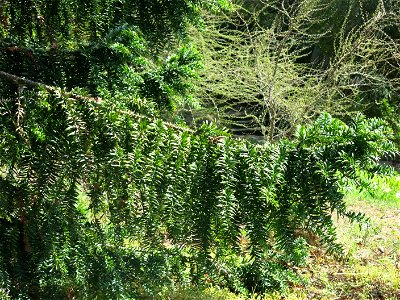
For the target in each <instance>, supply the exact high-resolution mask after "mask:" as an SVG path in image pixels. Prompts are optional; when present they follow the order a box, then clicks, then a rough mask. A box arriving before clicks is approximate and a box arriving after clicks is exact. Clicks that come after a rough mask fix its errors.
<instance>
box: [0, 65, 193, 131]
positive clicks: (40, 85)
mask: <svg viewBox="0 0 400 300" xmlns="http://www.w3.org/2000/svg"><path fill="white" fill-rule="evenodd" d="M0 77H2V78H4V79H6V80H8V81H10V82H12V83H14V84H16V85H18V86H30V87H33V88H38V89H44V90H46V91H47V92H49V93H56V94H60V95H62V96H64V97H66V98H70V99H75V100H84V101H88V102H93V103H96V104H98V105H101V104H102V103H103V99H101V98H100V97H90V96H82V95H78V94H75V93H73V92H68V91H66V90H63V89H61V88H58V87H55V86H51V85H47V84H44V83H40V82H37V81H33V80H30V79H26V78H23V77H19V76H16V75H13V74H10V73H7V72H4V71H0ZM118 112H120V113H122V114H125V115H129V116H131V117H134V118H138V119H148V120H149V121H153V122H155V121H156V120H157V119H156V118H152V117H149V116H146V115H143V114H138V113H134V112H132V111H125V110H118ZM162 123H163V124H164V125H165V126H166V127H168V128H172V129H175V130H178V131H183V132H190V133H195V131H194V130H193V129H190V128H185V127H182V126H179V125H176V124H173V123H170V122H166V121H162Z"/></svg>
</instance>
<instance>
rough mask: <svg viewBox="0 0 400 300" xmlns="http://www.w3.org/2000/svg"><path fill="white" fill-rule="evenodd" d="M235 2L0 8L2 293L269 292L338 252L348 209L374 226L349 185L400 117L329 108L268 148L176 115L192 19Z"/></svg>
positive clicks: (184, 89) (388, 144)
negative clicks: (309, 261)
mask: <svg viewBox="0 0 400 300" xmlns="http://www.w3.org/2000/svg"><path fill="white" fill-rule="evenodd" d="M224 7H225V8H228V7H229V3H227V2H225V1H180V0H175V1H35V2H29V1H11V0H10V1H5V2H4V3H3V4H2V5H1V6H0V12H1V15H0V16H1V20H0V21H1V22H2V25H3V26H2V29H1V31H0V34H1V40H0V43H1V47H2V48H1V50H0V56H1V61H0V78H1V79H0V80H1V86H0V95H1V100H0V207H1V210H0V296H4V297H7V296H8V297H10V298H12V299H117V298H121V299H125V298H137V297H141V296H143V295H145V294H147V295H153V296H154V295H155V294H157V293H158V292H159V291H160V289H162V288H168V287H171V288H172V287H174V286H176V285H187V284H204V283H207V284H215V285H219V286H225V287H228V288H230V289H231V290H233V291H235V292H244V291H246V290H248V291H249V290H267V289H273V288H279V287H280V286H281V285H282V284H283V283H284V282H285V281H287V280H295V272H294V271H293V268H292V267H293V266H295V265H298V264H301V263H303V262H304V259H305V257H306V255H307V240H308V238H309V236H310V235H312V236H315V238H316V239H319V240H320V241H321V243H322V244H323V245H325V246H326V247H327V249H328V250H330V251H331V252H336V253H340V245H337V244H336V243H335V228H334V225H333V222H332V213H333V212H337V213H338V214H340V215H344V216H347V217H349V218H350V219H351V220H361V219H362V216H361V215H359V214H356V213H353V212H351V211H348V210H347V208H346V206H345V204H344V202H343V194H342V188H343V186H344V185H345V184H346V183H347V182H348V181H358V180H360V177H359V173H360V172H361V171H377V170H378V169H379V164H378V160H379V158H380V157H383V156H385V157H387V156H390V155H393V154H394V153H395V150H396V147H395V145H394V143H393V142H392V141H391V137H392V131H391V130H390V129H388V127H387V126H386V123H385V122H383V121H381V120H379V119H367V118H365V117H363V116H362V115H361V114H359V115H356V116H355V117H354V118H353V119H352V120H349V121H348V122H347V123H345V122H343V121H340V120H338V119H335V118H332V117H331V116H330V115H329V114H321V115H320V117H319V118H317V119H316V121H315V122H314V123H313V124H311V125H307V126H299V127H297V129H296V130H295V131H294V134H293V139H291V140H284V139H282V140H280V141H279V142H277V143H264V144H262V145H255V144H253V143H251V142H249V141H247V140H244V139H235V138H233V137H232V136H231V135H230V134H229V133H228V132H227V131H225V130H222V129H218V128H217V127H215V126H213V125H210V124H203V125H202V126H199V127H198V128H196V129H190V128H188V127H186V126H184V125H180V126H178V125H176V124H175V123H168V122H165V120H163V118H166V115H168V114H172V111H173V108H174V107H183V106H184V105H185V104H188V103H190V102H191V101H192V100H191V91H192V89H193V82H192V81H191V80H193V79H194V78H196V76H197V74H198V73H197V70H198V68H199V67H200V65H201V63H200V57H199V55H198V53H197V52H196V51H195V50H194V48H193V47H192V45H191V43H190V42H189V40H188V36H187V31H186V30H187V26H188V24H200V23H201V20H200V16H201V12H202V10H203V9H208V10H209V11H213V12H217V11H218V9H221V8H224ZM38 81H39V82H41V83H43V84H39V83H38ZM360 184H363V183H362V182H360ZM2 293H3V295H2Z"/></svg>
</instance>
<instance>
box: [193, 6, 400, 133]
mask: <svg viewBox="0 0 400 300" xmlns="http://www.w3.org/2000/svg"><path fill="white" fill-rule="evenodd" d="M363 3H364V2H362V1H359V2H357V5H356V3H353V4H351V5H349V6H344V7H346V9H347V10H346V11H347V12H346V14H344V15H343V13H341V11H339V10H338V9H337V8H338V3H336V2H335V1H333V2H330V3H325V2H324V1H311V0H310V1H292V2H287V1H282V2H278V3H277V2H276V1H251V2H244V3H243V5H244V8H242V9H239V10H238V11H236V12H235V13H233V14H230V15H226V16H224V17H221V16H218V17H214V18H212V19H209V21H208V22H209V24H208V25H209V26H208V27H207V30H206V31H204V32H202V33H199V37H198V40H199V43H198V44H199V48H201V49H202V53H203V55H204V56H205V57H206V58H207V59H205V69H204V75H203V76H202V83H201V84H202V87H203V88H202V89H200V93H199V98H201V99H204V102H206V103H208V106H209V107H212V108H216V109H217V110H218V115H217V116H215V115H214V117H213V118H214V119H216V120H218V121H220V122H222V123H223V124H225V125H228V126H230V127H232V130H233V131H234V132H241V133H244V132H247V133H249V132H250V133H256V134H258V135H261V136H264V137H268V138H269V140H271V141H272V140H274V139H279V137H282V136H284V135H287V134H289V135H290V134H292V133H293V132H294V131H293V128H295V127H296V126H297V125H298V124H299V123H301V122H304V123H307V122H308V121H309V120H312V119H313V118H315V117H316V116H318V115H319V114H320V113H321V112H322V111H329V112H331V113H332V114H334V115H336V116H338V117H339V116H340V117H343V118H346V116H347V115H351V114H353V113H354V112H356V111H363V112H366V113H368V114H369V115H371V116H381V115H382V114H381V112H380V111H381V110H382V109H383V107H384V105H379V104H378V103H380V100H381V99H385V98H390V99H391V100H390V101H389V102H391V103H392V105H393V107H397V105H396V103H397V102H396V101H397V100H396V99H398V93H399V89H398V80H399V76H398V74H397V70H398V63H399V62H398V58H397V57H398V51H399V49H398V46H397V45H398V37H397V33H396V32H398V30H399V24H400V22H399V19H398V14H397V12H396V9H397V8H395V7H394V6H391V5H390V4H386V3H384V2H379V3H376V5H375V6H374V5H372V6H371V5H369V6H368V5H366V4H365V3H364V4H363ZM342 8H343V7H342ZM256 11H257V12H256ZM335 16H337V19H336V17H335ZM331 18H335V19H336V20H335V22H333V23H331V22H328V21H327V20H330V19H331ZM354 20H359V21H357V22H356V24H353V23H354V22H355V21H354ZM350 28H351V29H350ZM335 30H336V31H335ZM323 49H324V50H323ZM222 73H223V74H224V76H221V74H222Z"/></svg>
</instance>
